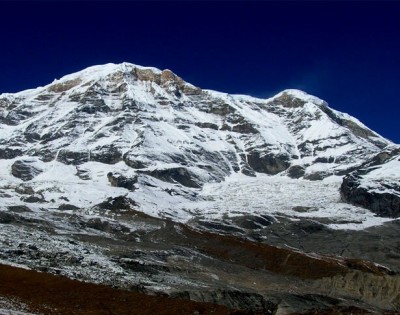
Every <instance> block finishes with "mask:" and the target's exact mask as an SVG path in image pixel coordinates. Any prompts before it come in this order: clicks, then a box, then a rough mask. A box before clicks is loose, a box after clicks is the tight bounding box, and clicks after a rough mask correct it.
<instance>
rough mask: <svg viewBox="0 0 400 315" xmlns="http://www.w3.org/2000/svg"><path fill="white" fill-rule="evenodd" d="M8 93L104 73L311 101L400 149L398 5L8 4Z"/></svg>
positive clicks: (3, 74) (0, 63)
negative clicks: (128, 68)
mask: <svg viewBox="0 0 400 315" xmlns="http://www.w3.org/2000/svg"><path fill="white" fill-rule="evenodd" d="M0 12H1V19H0V43H1V44H0V93H2V92H16V91H19V90H23V89H27V88H33V87H36V86H39V85H45V84H47V83H49V82H51V81H53V80H54V79H55V78H59V77H61V76H62V75H64V74H68V73H71V72H75V71H78V70H81V69H83V68H85V67H88V66H91V65H95V64H103V63H108V62H114V63H119V62H123V61H127V62H132V63H136V64H140V65H144V66H155V67H158V68H161V69H164V68H169V69H171V70H173V71H174V72H175V73H177V74H178V75H180V76H181V77H182V78H184V79H185V80H186V81H188V82H191V83H193V84H195V85H198V86H200V87H202V88H208V89H214V90H219V91H223V92H229V93H236V94H250V95H253V96H258V97H269V96H272V95H273V94H274V93H276V92H279V91H280V90H282V89H286V88H299V89H303V90H305V91H306V92H308V93H310V94H314V95H317V96H319V97H320V98H323V99H325V100H326V101H327V102H328V103H329V104H330V106H331V107H333V108H335V109H337V110H340V111H344V112H347V113H349V114H351V115H353V116H356V117H357V118H358V119H360V120H361V121H362V122H364V123H365V124H366V125H367V126H369V127H370V128H372V129H374V130H375V131H377V132H378V133H380V134H382V135H383V136H385V137H387V138H389V139H391V140H393V141H395V142H397V143H400V132H399V122H398V121H399V117H400V106H399V105H400V101H399V99H400V98H399V94H400V18H399V16H400V2H385V1H379V2H361V1H348V2H333V1H328V2H326V1H325V2H312V1H307V2H301V1H294V2H288V1H285V2H278V1H275V2H261V1H259V2H251V1H245V2H240V1H236V2H224V1H217V2H191V1H184V2H168V1H161V2H127V1H125V2H115V1H114V2H105V1H102V2H94V1H91V2H80V1H73V2H60V1H53V2H21V1H17V2H0Z"/></svg>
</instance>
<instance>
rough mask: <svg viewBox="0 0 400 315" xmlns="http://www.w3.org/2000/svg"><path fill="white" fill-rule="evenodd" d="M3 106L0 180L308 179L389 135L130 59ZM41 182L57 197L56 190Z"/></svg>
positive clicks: (348, 163) (318, 109)
mask: <svg viewBox="0 0 400 315" xmlns="http://www.w3.org/2000/svg"><path fill="white" fill-rule="evenodd" d="M0 108H1V118H0V122H1V125H0V128H1V129H0V157H1V158H2V162H1V163H2V164H3V167H2V169H3V172H4V173H5V174H3V176H2V178H7V179H8V180H10V181H12V182H15V183H21V182H35V183H37V185H42V186H43V185H46V183H48V182H53V181H59V179H60V178H63V182H64V183H65V182H66V180H67V179H68V181H70V182H73V183H81V184H84V183H85V181H91V182H93V183H91V186H93V185H96V184H95V183H96V182H101V183H106V184H107V185H108V181H110V183H111V184H112V185H114V186H122V187H124V188H126V189H128V190H130V191H132V190H135V188H137V186H135V182H136V181H139V182H149V181H153V180H154V179H158V180H161V181H163V182H168V183H174V184H180V185H182V186H186V187H193V188H200V187H202V186H203V184H205V183H211V182H221V181H223V180H224V179H225V178H227V177H228V176H230V175H232V174H235V173H242V174H245V175H247V176H255V174H256V173H266V174H270V175H274V174H285V175H286V174H287V175H288V176H289V177H291V178H305V179H311V180H315V179H322V178H325V177H327V176H329V175H333V174H335V175H343V174H346V173H348V172H349V171H350V170H352V169H354V168H356V167H357V166H358V165H361V164H362V163H363V162H364V161H366V160H367V159H368V158H369V157H371V156H372V155H373V154H376V153H378V152H379V151H380V150H381V149H382V148H383V147H385V146H387V145H389V144H391V143H390V142H389V141H388V140H386V139H384V138H382V137H381V136H379V135H378V134H376V133H374V132H373V131H371V130H370V129H368V128H367V127H365V126H364V125H363V124H362V123H360V122H359V121H358V120H356V119H355V118H353V117H351V116H349V115H346V114H343V113H340V112H337V111H335V110H333V109H331V108H329V107H328V105H327V104H326V103H325V102H323V101H322V100H320V99H318V98H316V97H313V96H310V95H307V94H306V93H304V92H301V91H298V90H286V91H283V92H282V93H279V94H278V95H276V96H274V97H273V98H270V99H266V100H263V99H257V98H252V97H249V96H238V95H228V94H224V93H219V92H215V91H209V90H201V89H200V88H197V87H194V86H193V85H191V84H189V83H186V82H184V81H183V80H182V79H181V78H179V77H178V76H176V75H175V74H173V73H172V72H171V71H169V70H163V71H161V70H158V69H155V68H144V67H140V66H136V65H132V64H127V63H123V64H118V65H114V64H107V65H104V66H95V67H91V68H88V69H85V70H83V71H81V72H78V73H75V74H71V75H67V76H65V77H63V78H61V79H60V80H55V81H54V82H53V83H51V84H49V85H47V86H45V87H40V88H37V89H34V90H28V91H23V92H20V93H16V94H2V95H1V96H0ZM107 175H108V179H107ZM118 178H120V179H118ZM51 186H52V185H51ZM108 186H109V185H108ZM42 190H43V193H44V195H46V194H47V195H46V196H45V197H46V198H45V199H46V200H47V201H49V200H48V199H54V200H55V205H56V206H58V204H57V202H56V201H57V199H59V197H61V196H58V198H55V196H52V197H50V195H49V192H48V189H46V188H45V187H43V188H42ZM96 190H97V189H96ZM100 190H101V189H100ZM66 197H67V196H66ZM133 199H135V198H133ZM77 203H78V204H77V205H76V206H78V207H81V206H87V204H85V203H84V200H78V201H77Z"/></svg>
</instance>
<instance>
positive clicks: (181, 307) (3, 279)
mask: <svg viewBox="0 0 400 315" xmlns="http://www.w3.org/2000/svg"><path fill="white" fill-rule="evenodd" d="M0 297H3V298H4V299H10V300H13V301H15V300H18V301H21V302H22V303H24V304H26V306H27V308H28V309H29V312H32V313H39V314H69V315H71V314H185V315H186V314H248V312H245V311H236V310H231V309H228V308H227V307H224V306H220V305H213V304H209V303H199V302H193V301H189V300H180V299H172V298H168V297H165V296H152V295H146V294H143V293H138V292H130V291H123V290H118V289H113V288H111V287H107V286H103V285H96V284H91V283H84V282H80V281H76V280H70V279H68V278H65V277H60V276H54V275H50V274H46V273H41V272H36V271H32V270H26V269H21V268H16V267H10V266H5V265H0ZM25 311H26V310H25Z"/></svg>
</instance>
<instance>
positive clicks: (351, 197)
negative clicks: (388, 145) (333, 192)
mask: <svg viewBox="0 0 400 315" xmlns="http://www.w3.org/2000/svg"><path fill="white" fill-rule="evenodd" d="M399 151H400V149H399V148H394V149H392V150H386V151H383V152H381V153H379V154H377V155H376V156H374V157H373V158H372V159H371V160H369V161H367V162H366V163H364V164H363V165H362V167H360V168H359V169H357V170H355V171H353V172H351V173H350V174H349V175H347V176H345V177H344V179H343V182H342V185H341V186H340V194H341V197H342V199H343V200H344V201H347V202H350V203H352V204H356V205H359V206H362V207H364V208H367V209H369V210H371V211H373V212H375V213H377V214H378V215H380V216H383V217H394V218H396V217H399V216H400V174H396V175H394V174H392V173H393V171H392V172H390V173H387V174H386V173H385V171H382V169H383V168H387V165H388V163H390V168H392V169H394V170H397V169H399V164H400V154H399Z"/></svg>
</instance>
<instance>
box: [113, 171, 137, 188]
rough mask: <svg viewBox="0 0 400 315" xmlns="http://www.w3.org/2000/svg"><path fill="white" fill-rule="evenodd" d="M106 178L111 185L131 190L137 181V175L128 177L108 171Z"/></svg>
mask: <svg viewBox="0 0 400 315" xmlns="http://www.w3.org/2000/svg"><path fill="white" fill-rule="evenodd" d="M107 178H108V181H109V182H110V184H111V186H113V187H122V188H126V189H128V190H131V191H133V190H135V189H136V187H135V184H136V183H137V181H138V177H137V176H134V177H129V178H128V177H125V176H124V175H122V174H119V173H112V172H109V173H108V174H107Z"/></svg>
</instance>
